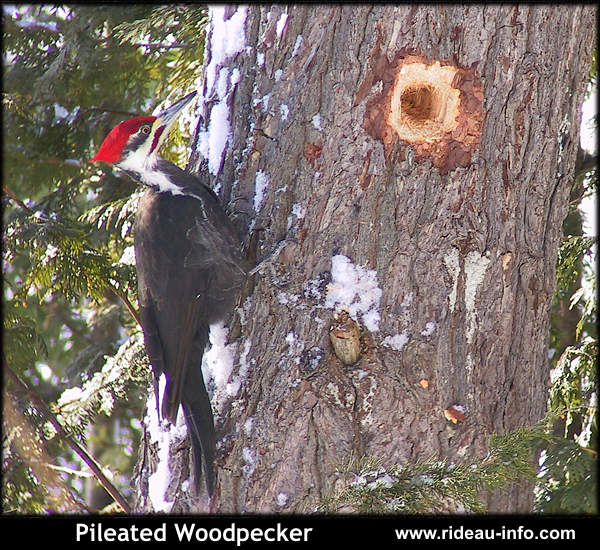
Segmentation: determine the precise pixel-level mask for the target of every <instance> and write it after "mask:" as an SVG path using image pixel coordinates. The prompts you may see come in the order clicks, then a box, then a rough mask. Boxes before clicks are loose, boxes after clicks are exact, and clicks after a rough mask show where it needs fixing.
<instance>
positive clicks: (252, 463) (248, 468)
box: [242, 447, 257, 476]
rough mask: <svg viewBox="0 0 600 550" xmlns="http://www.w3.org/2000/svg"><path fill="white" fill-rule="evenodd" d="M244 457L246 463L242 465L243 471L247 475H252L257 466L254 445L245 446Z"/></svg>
mask: <svg viewBox="0 0 600 550" xmlns="http://www.w3.org/2000/svg"><path fill="white" fill-rule="evenodd" d="M242 458H243V459H244V462H245V464H244V465H243V466H242V472H243V473H244V474H246V476H250V475H252V473H253V472H254V469H255V468H256V462H257V458H256V454H255V452H254V450H253V449H252V447H244V448H243V449H242Z"/></svg>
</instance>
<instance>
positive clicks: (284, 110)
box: [279, 103, 290, 122]
mask: <svg viewBox="0 0 600 550" xmlns="http://www.w3.org/2000/svg"><path fill="white" fill-rule="evenodd" d="M279 112H280V113H281V120H283V121H284V122H285V121H286V120H287V119H288V117H289V116H290V108H289V107H288V106H287V105H286V104H285V103H284V104H282V105H281V106H280V107H279Z"/></svg>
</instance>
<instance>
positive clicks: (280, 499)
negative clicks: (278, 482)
mask: <svg viewBox="0 0 600 550" xmlns="http://www.w3.org/2000/svg"><path fill="white" fill-rule="evenodd" d="M289 498H290V497H289V495H288V494H287V493H284V492H283V491H282V492H281V493H278V494H277V504H278V505H279V506H285V505H286V504H287V501H288V499H289Z"/></svg>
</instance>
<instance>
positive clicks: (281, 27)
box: [276, 13, 288, 39]
mask: <svg viewBox="0 0 600 550" xmlns="http://www.w3.org/2000/svg"><path fill="white" fill-rule="evenodd" d="M287 18H288V14H287V13H282V14H281V15H280V16H279V19H278V20H277V27H276V30H277V38H279V39H281V36H282V35H283V31H284V29H285V24H286V23H287Z"/></svg>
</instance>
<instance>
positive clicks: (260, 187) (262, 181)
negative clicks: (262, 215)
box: [254, 170, 269, 212]
mask: <svg viewBox="0 0 600 550" xmlns="http://www.w3.org/2000/svg"><path fill="white" fill-rule="evenodd" d="M268 185H269V176H267V174H265V173H264V172H263V171H262V170H258V172H256V177H255V180H254V211H255V212H258V211H259V209H260V206H261V204H262V203H263V200H264V199H265V191H266V189H267V187H268Z"/></svg>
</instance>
